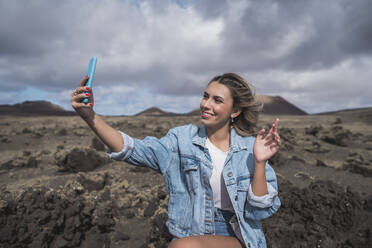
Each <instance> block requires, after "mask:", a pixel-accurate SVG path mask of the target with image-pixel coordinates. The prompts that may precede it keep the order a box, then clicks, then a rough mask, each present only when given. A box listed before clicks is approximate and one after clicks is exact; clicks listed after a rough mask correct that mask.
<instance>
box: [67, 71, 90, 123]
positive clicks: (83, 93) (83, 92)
mask: <svg viewBox="0 0 372 248" xmlns="http://www.w3.org/2000/svg"><path fill="white" fill-rule="evenodd" d="M88 79H89V76H88V75H87V76H85V77H84V78H83V79H82V80H81V81H80V83H79V84H78V87H77V88H76V89H75V90H74V92H73V93H72V97H71V105H72V107H73V108H74V109H75V111H76V113H78V114H79V115H80V116H81V117H82V118H83V119H85V120H87V119H90V118H92V117H93V116H94V111H93V105H94V97H93V91H92V89H91V88H90V87H89V86H85V85H86V83H87V82H88ZM84 99H88V102H87V103H84V102H83V101H84Z"/></svg>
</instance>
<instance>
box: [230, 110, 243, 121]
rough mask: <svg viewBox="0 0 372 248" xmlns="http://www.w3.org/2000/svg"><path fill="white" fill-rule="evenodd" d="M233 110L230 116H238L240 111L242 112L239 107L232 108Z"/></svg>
mask: <svg viewBox="0 0 372 248" xmlns="http://www.w3.org/2000/svg"><path fill="white" fill-rule="evenodd" d="M233 111H234V112H232V113H231V118H232V119H234V118H236V117H238V116H239V115H240V113H241V112H242V110H241V109H240V108H238V109H234V110H233Z"/></svg>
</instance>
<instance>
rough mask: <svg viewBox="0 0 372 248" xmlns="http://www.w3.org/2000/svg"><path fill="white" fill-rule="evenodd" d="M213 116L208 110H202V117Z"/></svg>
mask: <svg viewBox="0 0 372 248" xmlns="http://www.w3.org/2000/svg"><path fill="white" fill-rule="evenodd" d="M212 116H213V114H211V113H208V112H206V111H202V112H201V117H202V118H205V119H209V118H211V117H212Z"/></svg>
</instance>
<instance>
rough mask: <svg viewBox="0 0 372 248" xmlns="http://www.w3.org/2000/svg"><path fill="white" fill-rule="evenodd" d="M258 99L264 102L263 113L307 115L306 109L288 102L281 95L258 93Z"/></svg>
mask: <svg viewBox="0 0 372 248" xmlns="http://www.w3.org/2000/svg"><path fill="white" fill-rule="evenodd" d="M256 99H257V100H258V101H260V102H262V103H263V104H264V106H263V110H262V114H269V115H307V113H306V112H305V111H303V110H302V109H300V108H298V107H297V106H295V105H294V104H292V103H290V102H288V101H287V100H285V99H284V98H283V97H281V96H265V95H256Z"/></svg>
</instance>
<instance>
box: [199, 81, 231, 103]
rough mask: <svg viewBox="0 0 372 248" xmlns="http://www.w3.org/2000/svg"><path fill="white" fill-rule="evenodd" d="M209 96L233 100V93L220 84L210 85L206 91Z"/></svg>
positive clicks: (213, 83)
mask: <svg viewBox="0 0 372 248" xmlns="http://www.w3.org/2000/svg"><path fill="white" fill-rule="evenodd" d="M205 91H206V92H207V93H208V94H209V95H213V96H220V97H222V98H224V99H228V98H231V93H230V90H229V88H228V87H227V86H226V85H223V84H220V83H218V82H212V83H210V84H209V85H208V87H207V89H206V90H205Z"/></svg>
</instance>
